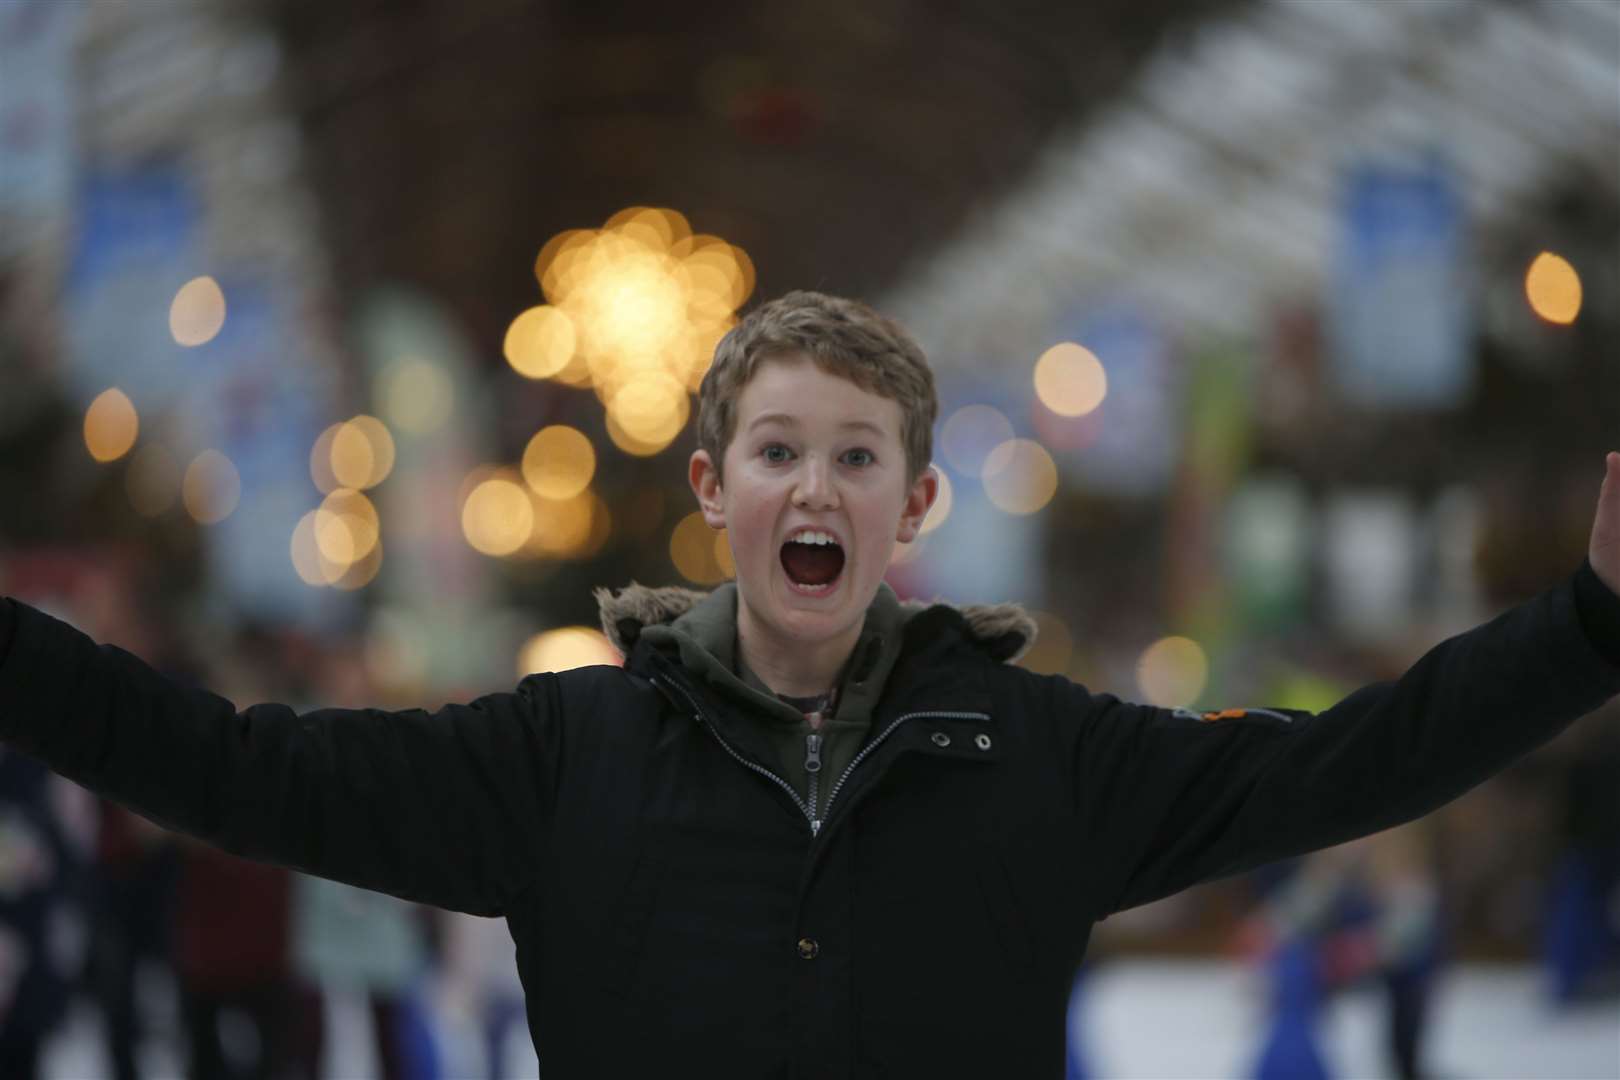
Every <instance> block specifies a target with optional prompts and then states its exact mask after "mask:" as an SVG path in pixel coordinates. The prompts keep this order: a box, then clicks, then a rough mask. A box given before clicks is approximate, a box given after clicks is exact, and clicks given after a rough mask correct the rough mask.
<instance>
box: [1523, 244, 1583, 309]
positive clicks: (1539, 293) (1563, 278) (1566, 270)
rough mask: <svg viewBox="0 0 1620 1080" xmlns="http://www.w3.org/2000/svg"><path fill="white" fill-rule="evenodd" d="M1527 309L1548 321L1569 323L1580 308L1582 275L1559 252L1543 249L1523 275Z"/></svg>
mask: <svg viewBox="0 0 1620 1080" xmlns="http://www.w3.org/2000/svg"><path fill="white" fill-rule="evenodd" d="M1524 294H1525V297H1526V298H1527V299H1528V300H1529V301H1530V310H1532V311H1534V312H1535V313H1536V314H1537V315H1539V316H1541V317H1542V318H1543V319H1546V320H1547V321H1548V322H1550V323H1557V324H1558V325H1560V326H1568V325H1569V324H1570V323H1572V322H1574V321H1575V316H1577V315H1579V314H1580V312H1581V276H1580V275H1579V274H1578V273H1576V272H1575V268H1574V267H1573V266H1571V265H1570V264H1569V260H1568V259H1565V258H1564V257H1563V256H1562V255H1555V254H1553V253H1552V252H1550V251H1543V252H1542V253H1541V254H1540V255H1537V256H1536V257H1535V258H1534V259H1533V260H1532V261H1531V263H1530V269H1528V270H1527V271H1525V275H1524Z"/></svg>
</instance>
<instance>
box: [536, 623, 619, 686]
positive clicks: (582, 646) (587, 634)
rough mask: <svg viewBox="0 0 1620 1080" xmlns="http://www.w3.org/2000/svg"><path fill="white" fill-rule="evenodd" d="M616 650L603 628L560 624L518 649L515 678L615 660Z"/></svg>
mask: <svg viewBox="0 0 1620 1080" xmlns="http://www.w3.org/2000/svg"><path fill="white" fill-rule="evenodd" d="M620 659H621V658H620V656H619V651H618V650H617V649H615V648H614V647H613V646H612V645H611V644H609V643H608V639H607V638H606V637H604V636H603V635H602V631H600V630H597V629H595V628H594V627H590V626H560V627H558V628H556V629H555V630H546V631H544V632H542V633H539V634H536V635H534V636H533V637H531V638H530V639H529V640H528V641H526V642H524V643H523V647H522V649H520V650H519V651H518V661H517V674H518V678H520V679H521V678H523V677H524V676H526V675H532V674H535V673H536V672H546V671H572V670H573V669H574V668H581V667H589V666H592V665H594V664H618V663H619V662H620Z"/></svg>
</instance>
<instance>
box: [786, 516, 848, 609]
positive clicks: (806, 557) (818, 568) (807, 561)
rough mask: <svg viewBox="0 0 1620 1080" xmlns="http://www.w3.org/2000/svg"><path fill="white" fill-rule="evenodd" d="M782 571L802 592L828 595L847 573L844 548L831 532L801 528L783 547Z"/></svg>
mask: <svg viewBox="0 0 1620 1080" xmlns="http://www.w3.org/2000/svg"><path fill="white" fill-rule="evenodd" d="M781 560H782V570H783V571H784V572H785V573H786V574H787V577H788V581H789V582H791V583H792V584H793V585H794V587H795V588H797V589H798V590H799V591H801V592H809V593H821V592H827V591H829V590H830V589H831V588H832V587H833V584H834V583H835V582H836V581H837V580H838V575H839V574H842V573H843V572H844V549H843V548H842V547H841V546H840V545H839V543H838V541H837V540H834V539H833V537H832V534H831V533H826V532H822V531H820V530H818V529H800V530H799V531H798V532H796V533H794V534H793V536H792V538H791V539H789V540H788V542H787V543H785V544H783V545H782V553H781Z"/></svg>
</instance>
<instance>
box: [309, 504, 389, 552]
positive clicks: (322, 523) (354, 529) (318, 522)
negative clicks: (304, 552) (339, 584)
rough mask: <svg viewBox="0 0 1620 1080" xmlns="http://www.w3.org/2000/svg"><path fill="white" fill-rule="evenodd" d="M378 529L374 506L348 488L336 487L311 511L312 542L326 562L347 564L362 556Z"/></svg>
mask: <svg viewBox="0 0 1620 1080" xmlns="http://www.w3.org/2000/svg"><path fill="white" fill-rule="evenodd" d="M381 533H382V524H381V522H380V521H379V519H378V517H377V508H376V506H374V505H373V504H372V502H371V500H370V499H368V498H366V497H365V496H364V495H362V494H361V493H360V492H358V491H355V490H354V489H352V488H338V489H337V490H336V491H334V492H332V493H331V494H330V495H328V496H327V497H326V498H325V499H323V500H321V505H320V508H319V509H318V510H316V511H315V546H316V547H317V548H319V549H320V552H321V554H322V555H323V556H324V557H325V558H326V559H327V560H328V561H330V562H333V563H337V564H341V565H344V566H347V565H349V564H350V563H353V562H355V561H357V560H360V559H364V558H365V557H366V556H368V555H370V554H371V551H372V549H373V548H375V547H376V546H377V541H378V538H379V537H380V535H381Z"/></svg>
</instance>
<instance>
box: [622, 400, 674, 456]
mask: <svg viewBox="0 0 1620 1080" xmlns="http://www.w3.org/2000/svg"><path fill="white" fill-rule="evenodd" d="M607 433H608V438H609V439H610V440H612V442H613V445H614V446H617V447H618V448H619V449H620V450H623V451H624V452H625V453H627V454H629V455H631V456H632V457H652V456H653V455H654V454H659V453H662V452H663V451H664V450H666V449H667V448H668V447H669V444H670V443H672V442H674V441H675V436H677V435H679V434H680V433H681V432H680V429H679V428H674V429H673V430H670V431H668V432H667V437H666V438H662V439H653V440H647V439H640V438H637V437H636V436H635V435H632V434H631V433H630V432H628V431H626V430H625V429H624V427H622V426H621V425H620V424H619V420H618V417H617V416H615V415H614V414H613V413H612V412H611V411H609V412H608V414H607Z"/></svg>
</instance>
